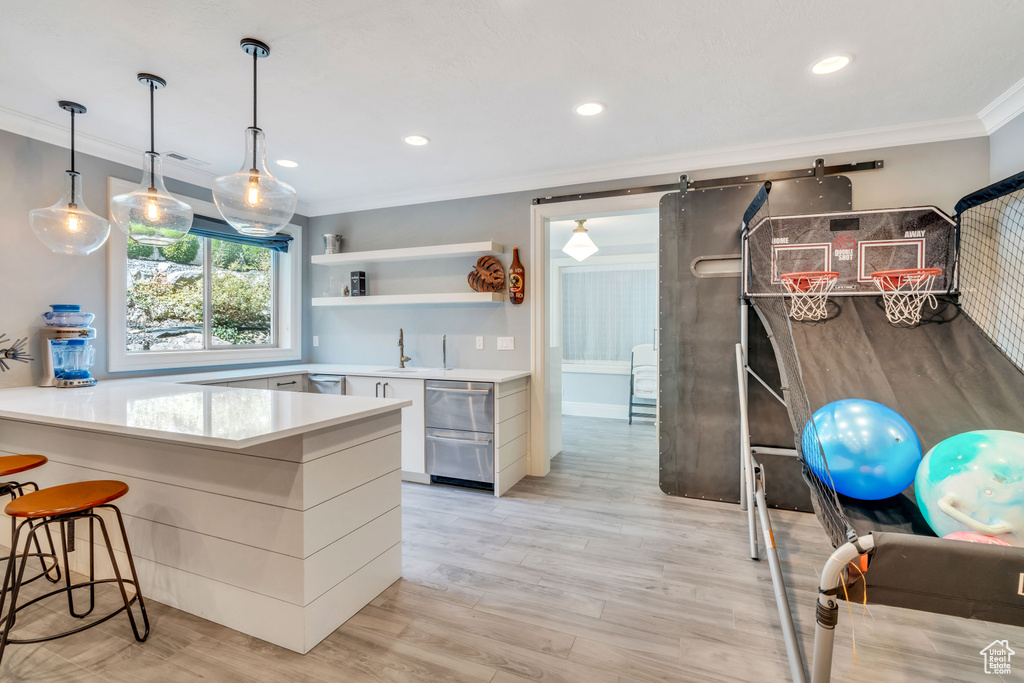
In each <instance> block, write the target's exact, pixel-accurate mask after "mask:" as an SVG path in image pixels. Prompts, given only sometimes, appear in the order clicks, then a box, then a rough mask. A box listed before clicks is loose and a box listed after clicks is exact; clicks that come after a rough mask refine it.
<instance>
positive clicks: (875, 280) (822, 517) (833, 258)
mask: <svg viewBox="0 0 1024 683" xmlns="http://www.w3.org/2000/svg"><path fill="white" fill-rule="evenodd" d="M769 191H770V185H766V186H765V187H764V188H762V189H761V191H760V192H759V193H758V195H757V197H756V198H755V199H754V201H753V203H752V204H751V205H750V207H749V208H748V209H747V211H746V213H745V214H744V220H743V232H742V242H743V273H742V276H743V294H744V298H745V301H746V302H749V304H750V305H752V306H753V308H754V310H755V312H756V313H757V314H758V316H759V318H760V319H761V321H762V322H763V324H764V327H765V329H766V331H767V332H768V335H769V338H770V341H771V344H772V347H773V349H774V351H775V355H776V358H777V360H778V364H779V372H780V379H781V388H780V389H779V391H778V392H776V391H775V390H773V389H772V388H771V387H769V386H768V384H767V383H766V382H765V381H764V380H763V379H762V378H760V377H758V376H757V375H756V374H754V373H753V372H752V371H751V370H750V369H749V367H748V365H747V359H746V349H745V348H744V345H743V344H738V345H737V349H736V363H737V370H738V373H737V374H738V378H739V380H738V381H739V393H740V404H741V405H740V408H741V411H740V412H741V430H742V432H741V440H742V450H741V478H742V482H741V483H742V486H743V488H744V491H745V492H746V499H747V500H748V501H750V504H749V505H748V510H747V512H748V521H749V524H750V544H751V557H752V558H753V559H758V553H759V549H758V541H757V528H756V523H755V522H756V521H757V520H755V513H756V515H757V516H758V517H759V521H760V523H761V526H762V529H763V535H764V539H765V542H766V547H767V556H768V560H769V564H770V568H771V574H772V581H773V585H774V589H775V594H776V603H777V607H778V610H779V614H780V618H781V622H782V628H783V633H784V636H785V641H786V649H787V654H788V656H789V661H790V670H791V673H792V677H793V680H794V681H806V680H807V679H806V674H805V671H804V665H803V659H802V656H801V653H800V649H799V644H798V641H797V635H796V630H795V628H794V625H793V620H792V615H791V613H790V609H789V601H788V596H787V593H786V589H785V585H784V582H783V576H782V571H781V565H780V561H779V557H778V550H777V548H776V547H775V542H774V536H773V534H772V530H771V520H770V517H769V514H768V507H767V504H766V491H765V472H764V469H763V467H762V466H761V465H760V464H759V463H758V462H756V461H755V459H754V457H753V455H752V451H751V448H750V438H749V433H750V432H749V423H748V419H747V406H746V391H745V387H746V378H747V376H748V375H752V376H754V377H755V378H756V379H757V380H758V381H760V382H761V383H762V384H764V385H765V386H766V388H768V389H769V390H770V391H771V392H772V394H774V395H775V396H776V398H778V400H780V401H781V402H782V403H783V404H785V405H786V407H787V409H788V412H789V415H790V421H791V426H792V428H793V432H794V435H800V434H803V433H804V428H805V425H808V424H809V427H808V431H809V432H810V433H811V434H812V437H811V438H809V439H808V438H806V437H805V438H803V439H801V438H797V437H795V438H794V442H795V446H796V454H797V456H798V457H799V458H800V460H801V462H802V463H803V467H802V471H803V478H804V480H805V482H806V483H807V485H808V487H809V489H810V491H811V494H812V495H811V498H812V503H813V507H814V510H815V513H816V515H817V517H818V519H819V522H820V523H821V524H822V526H823V527H824V529H825V530H826V532H827V533H828V535H829V538H830V540H831V542H832V544H833V547H835V548H837V550H836V551H835V553H834V554H833V555H832V557H831V558H830V560H829V562H828V563H827V564H826V566H825V568H824V570H823V571H822V575H821V584H820V589H819V590H820V593H819V600H818V608H817V614H816V617H817V626H816V635H815V652H814V659H813V661H812V665H813V666H812V681H814V682H815V683H819V682H821V681H828V680H829V678H830V675H831V666H832V647H833V638H834V628H835V626H836V623H837V621H838V604H837V602H838V600H839V599H848V600H851V601H854V600H861V599H864V598H868V599H870V600H871V602H872V603H875V604H887V605H892V606H899V607H908V608H912V609H918V610H924V611H930V612H937V613H942V614H952V615H956V616H962V617H968V618H979V619H985V620H987V621H994V622H999V623H1007V624H1013V625H1024V597H1022V595H1024V588H1021V589H1019V588H1018V585H1017V582H1018V575H1019V574H1020V573H1021V571H1022V570H1024V549H1022V548H1018V547H998V546H988V545H980V544H973V543H962V542H961V543H955V542H951V541H945V540H942V539H938V538H936V537H934V536H933V535H932V532H931V531H930V529H929V527H928V526H927V524H926V523H924V521H923V518H922V517H921V514H920V512H919V511H918V509H917V507H916V505H915V504H914V502H913V500H912V497H908V496H906V495H905V494H902V495H901V496H897V497H894V498H893V499H889V500H885V501H871V502H867V501H857V500H853V499H850V498H846V497H844V496H842V495H840V494H838V493H837V492H836V490H835V486H834V484H833V482H832V479H831V473H830V472H829V470H828V465H827V463H826V461H825V458H824V455H823V453H822V451H821V446H820V442H819V439H818V438H817V433H816V430H815V427H814V422H813V420H812V410H811V405H812V403H813V404H814V405H823V404H825V403H828V402H830V401H832V400H835V399H837V398H843V397H851V396H856V397H858V398H864V399H875V400H877V401H878V402H881V403H885V404H888V405H895V406H898V407H899V412H900V413H901V414H903V415H904V416H905V417H907V418H908V419H909V420H910V422H911V424H913V425H914V426H915V428H916V429H917V430H918V431H919V433H920V435H921V437H922V442H924V443H925V448H926V449H927V448H929V447H930V446H931V445H933V444H934V443H937V442H938V441H941V440H943V439H945V438H948V436H950V435H951V434H955V433H958V432H957V431H955V430H958V429H959V430H963V429H964V428H965V427H966V428H967V429H1009V430H1014V431H1022V428H1021V425H1022V424H1024V416H1022V414H1021V406H1020V396H1024V375H1022V374H1021V364H1020V361H1021V360H1022V359H1024V344H1021V339H1024V336H1022V334H1021V332H1022V327H1024V325H1022V322H1021V313H1020V306H1021V303H1022V300H1024V280H1022V278H1024V274H1022V273H1021V272H1020V264H1021V263H1024V261H1022V260H1021V259H1022V257H1024V236H1021V232H1022V231H1024V209H1022V207H1024V174H1021V176H1018V177H1015V178H1011V179H1008V180H1007V181H1004V182H1003V183H1001V184H997V185H995V186H992V187H990V188H986V189H985V190H981V191H979V192H978V193H975V194H974V195H971V196H969V197H967V198H965V199H964V200H962V201H961V202H960V204H958V205H957V221H956V222H954V221H953V220H952V219H950V218H949V217H948V216H946V215H945V214H943V213H942V212H941V211H939V210H938V209H934V208H931V207H920V208H912V209H894V210H886V211H860V212H845V213H830V214H813V215H794V216H781V217H772V216H771V214H770V204H769ZM997 228H1002V230H999V229H997ZM958 229H959V231H958ZM1000 235H1001V236H1000ZM958 245H960V253H959V254H958V250H957V246H958ZM958 258H959V262H958ZM958 268H959V273H958ZM1014 269H1016V270H1014ZM958 285H959V286H961V287H963V289H964V290H965V293H964V295H963V296H960V297H959V302H957V298H958V296H957V295H958V294H959V292H958ZM1018 290H1019V291H1018ZM1008 294H1009V296H1008ZM880 295H881V296H882V297H883V298H884V299H885V301H884V310H883V308H882V307H880V306H878V304H877V299H878V297H879V296H880ZM922 309H923V311H922ZM922 316H923V319H924V321H925V323H924V324H918V323H919V322H920V320H921V318H922ZM791 320H792V321H793V322H791ZM933 323H934V324H933ZM944 354H948V355H944ZM957 354H960V355H959V356H957ZM1015 359H1016V361H1017V364H1016V365H1015V364H1014V360H1015ZM959 364H965V365H968V366H969V367H970V368H971V369H970V370H969V371H965V372H964V373H963V376H960V375H959V374H957V373H954V374H956V376H953V377H950V373H951V372H952V371H951V369H950V368H956V367H958V365H959ZM940 382H942V384H940ZM943 385H945V386H943ZM943 389H949V391H948V392H943V391H942V390H943ZM936 393H950V394H952V395H953V396H954V397H955V399H954V400H959V401H960V403H961V404H962V403H963V402H964V401H965V400H966V401H967V402H968V404H969V405H970V406H971V408H970V409H969V410H967V411H964V410H963V409H962V408H961V409H960V410H959V412H956V408H955V406H954V402H953V401H949V400H947V399H946V398H945V397H939V398H936V397H935V394H936ZM780 394H781V395H780ZM965 412H967V413H969V414H964V413H965ZM812 471H818V472H823V473H824V476H823V477H822V478H819V477H816V476H814V474H813V473H812ZM850 563H855V564H854V565H851V564H850ZM967 567H970V571H969V572H968V571H966V568H967ZM868 588H870V591H868ZM1018 593H1021V595H1019V594H1018Z"/></svg>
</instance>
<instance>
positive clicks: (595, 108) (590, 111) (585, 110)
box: [576, 102, 604, 116]
mask: <svg viewBox="0 0 1024 683" xmlns="http://www.w3.org/2000/svg"><path fill="white" fill-rule="evenodd" d="M603 111H604V105H603V104H601V103H600V102H584V103H583V104H578V105H576V113H577V114H579V115H580V116H596V115H597V114H600V113H601V112H603Z"/></svg>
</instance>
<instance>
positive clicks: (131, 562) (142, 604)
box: [95, 505, 149, 643]
mask: <svg viewBox="0 0 1024 683" xmlns="http://www.w3.org/2000/svg"><path fill="white" fill-rule="evenodd" d="M99 507H103V508H109V509H111V510H113V511H114V514H115V515H117V525H118V526H119V527H120V529H121V541H122V542H123V543H124V552H125V554H126V555H127V556H128V568H129V569H130V570H131V574H132V576H131V581H130V583H132V584H133V585H134V586H135V597H136V598H138V600H139V610H140V611H141V612H142V622H143V625H144V626H145V627H146V629H145V632H144V633H143V634H142V635H139V627H138V624H136V623H135V614H134V613H133V612H132V607H131V603H132V600H130V599H129V598H128V593H127V591H125V589H124V583H125V582H124V579H122V578H121V569H120V568H119V567H118V566H117V558H116V557H115V556H114V546H113V544H112V543H111V542H110V536H109V535H108V534H107V525H106V522H104V521H103V518H102V517H100V516H99V515H95V516H96V519H98V520H99V522H100V531H102V532H103V540H104V541H105V542H106V544H107V553H108V554H109V555H110V564H111V565H113V567H114V576H115V577H117V587H118V588H119V589H120V590H121V599H122V600H123V601H124V609H125V612H127V613H128V621H130V622H131V625H132V631H133V632H134V634H135V640H137V641H139V642H140V643H142V642H145V640H146V639H147V638H149V614H147V613H146V601H145V600H144V599H143V598H142V588H141V586H140V585H139V575H138V574H137V573H136V571H135V559H134V558H133V557H132V549H131V546H129V545H128V533H127V532H126V531H125V528H124V518H123V517H122V516H121V510H119V509H118V508H117V507H116V506H114V505H101V506H99Z"/></svg>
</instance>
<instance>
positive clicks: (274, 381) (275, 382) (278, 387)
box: [268, 375, 306, 391]
mask: <svg viewBox="0 0 1024 683" xmlns="http://www.w3.org/2000/svg"><path fill="white" fill-rule="evenodd" d="M268 379H269V380H270V388H271V389H274V390H275V391H304V390H305V388H306V387H305V379H306V376H305V375H282V376H281V377H269V378H268Z"/></svg>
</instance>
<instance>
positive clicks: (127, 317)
mask: <svg viewBox="0 0 1024 683" xmlns="http://www.w3.org/2000/svg"><path fill="white" fill-rule="evenodd" d="M109 185H110V187H109V191H110V196H115V195H116V194H119V193H120V192H124V191H130V190H131V187H132V186H131V184H126V183H124V182H123V181H120V180H116V179H114V178H111V179H110V183H109ZM122 185H123V186H124V187H127V189H124V188H123V187H122ZM189 203H190V204H192V206H193V209H194V210H195V213H196V220H195V222H194V223H193V232H191V233H189V235H187V236H186V237H185V238H184V239H182V240H180V241H178V242H176V243H174V244H172V245H170V246H168V247H163V248H160V249H156V248H152V247H147V246H144V245H140V244H137V243H136V242H134V241H132V240H129V239H127V237H126V236H125V235H124V234H123V233H121V232H120V231H119V230H117V229H116V228H115V229H114V230H112V231H111V237H110V246H109V251H108V254H109V300H108V326H107V327H108V338H109V339H110V343H109V345H108V348H109V356H110V369H111V371H114V372H116V371H122V370H137V369H138V370H142V369H157V368H175V367H201V366H207V365H226V364H232V363H252V362H261V361H268V362H269V361H282V360H297V359H298V358H299V357H300V355H301V349H300V342H299V328H300V303H299V298H298V297H299V292H300V287H301V280H300V276H301V254H302V241H301V232H300V231H299V229H298V228H294V229H286V230H284V231H282V233H287V235H288V236H289V237H290V238H291V242H290V245H289V244H288V243H287V238H285V237H282V239H279V240H277V241H276V244H272V245H271V246H270V247H269V248H268V247H267V246H264V245H262V244H258V243H249V244H246V243H242V242H240V241H235V239H234V237H236V236H237V234H236V233H234V232H233V231H232V230H230V228H228V227H227V226H226V225H223V223H222V221H219V220H218V219H212V220H211V219H209V218H204V215H205V216H210V215H213V216H216V215H217V213H216V208H215V207H214V206H213V205H212V204H209V203H207V202H201V201H196V200H191V199H190V200H189ZM289 228H293V226H289ZM218 231H221V232H220V233H218ZM219 234H224V235H225V238H224V239H219V238H218V235H219ZM239 239H241V240H244V239H245V238H241V237H239ZM249 241H250V242H253V240H249ZM284 249H287V251H284Z"/></svg>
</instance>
